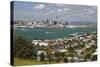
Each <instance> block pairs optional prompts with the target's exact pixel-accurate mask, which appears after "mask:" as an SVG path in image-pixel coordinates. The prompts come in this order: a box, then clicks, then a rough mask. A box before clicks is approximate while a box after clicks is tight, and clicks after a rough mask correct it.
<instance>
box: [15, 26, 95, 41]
mask: <svg viewBox="0 0 100 67" xmlns="http://www.w3.org/2000/svg"><path fill="white" fill-rule="evenodd" d="M96 31H97V28H96V27H77V28H14V34H16V35H17V36H22V37H24V38H26V39H30V40H34V39H43V40H44V39H58V38H67V37H69V35H70V34H73V33H76V32H81V33H88V32H96Z"/></svg>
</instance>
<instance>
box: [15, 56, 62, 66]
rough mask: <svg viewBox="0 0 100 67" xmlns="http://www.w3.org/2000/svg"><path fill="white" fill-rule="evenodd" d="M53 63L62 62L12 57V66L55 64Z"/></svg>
mask: <svg viewBox="0 0 100 67" xmlns="http://www.w3.org/2000/svg"><path fill="white" fill-rule="evenodd" d="M55 63H62V62H47V61H42V62H41V61H36V60H32V59H21V58H16V57H14V66H21V65H39V64H55Z"/></svg>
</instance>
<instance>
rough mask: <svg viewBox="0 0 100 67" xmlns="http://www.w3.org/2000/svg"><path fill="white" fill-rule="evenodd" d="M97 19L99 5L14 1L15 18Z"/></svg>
mask: <svg viewBox="0 0 100 67" xmlns="http://www.w3.org/2000/svg"><path fill="white" fill-rule="evenodd" d="M46 19H50V20H64V21H86V22H87V21H89V22H96V21H97V7H96V6H86V5H68V4H55V3H39V2H21V1H15V2H14V20H25V21H30V20H32V21H34V20H46Z"/></svg>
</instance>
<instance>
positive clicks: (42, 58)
mask: <svg viewBox="0 0 100 67" xmlns="http://www.w3.org/2000/svg"><path fill="white" fill-rule="evenodd" d="M44 60H45V55H44V53H41V54H40V61H44Z"/></svg>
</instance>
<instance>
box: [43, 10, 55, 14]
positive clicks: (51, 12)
mask: <svg viewBox="0 0 100 67" xmlns="http://www.w3.org/2000/svg"><path fill="white" fill-rule="evenodd" d="M53 13H55V12H54V11H53V10H51V11H49V12H47V13H46V14H45V15H50V14H53Z"/></svg>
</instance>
